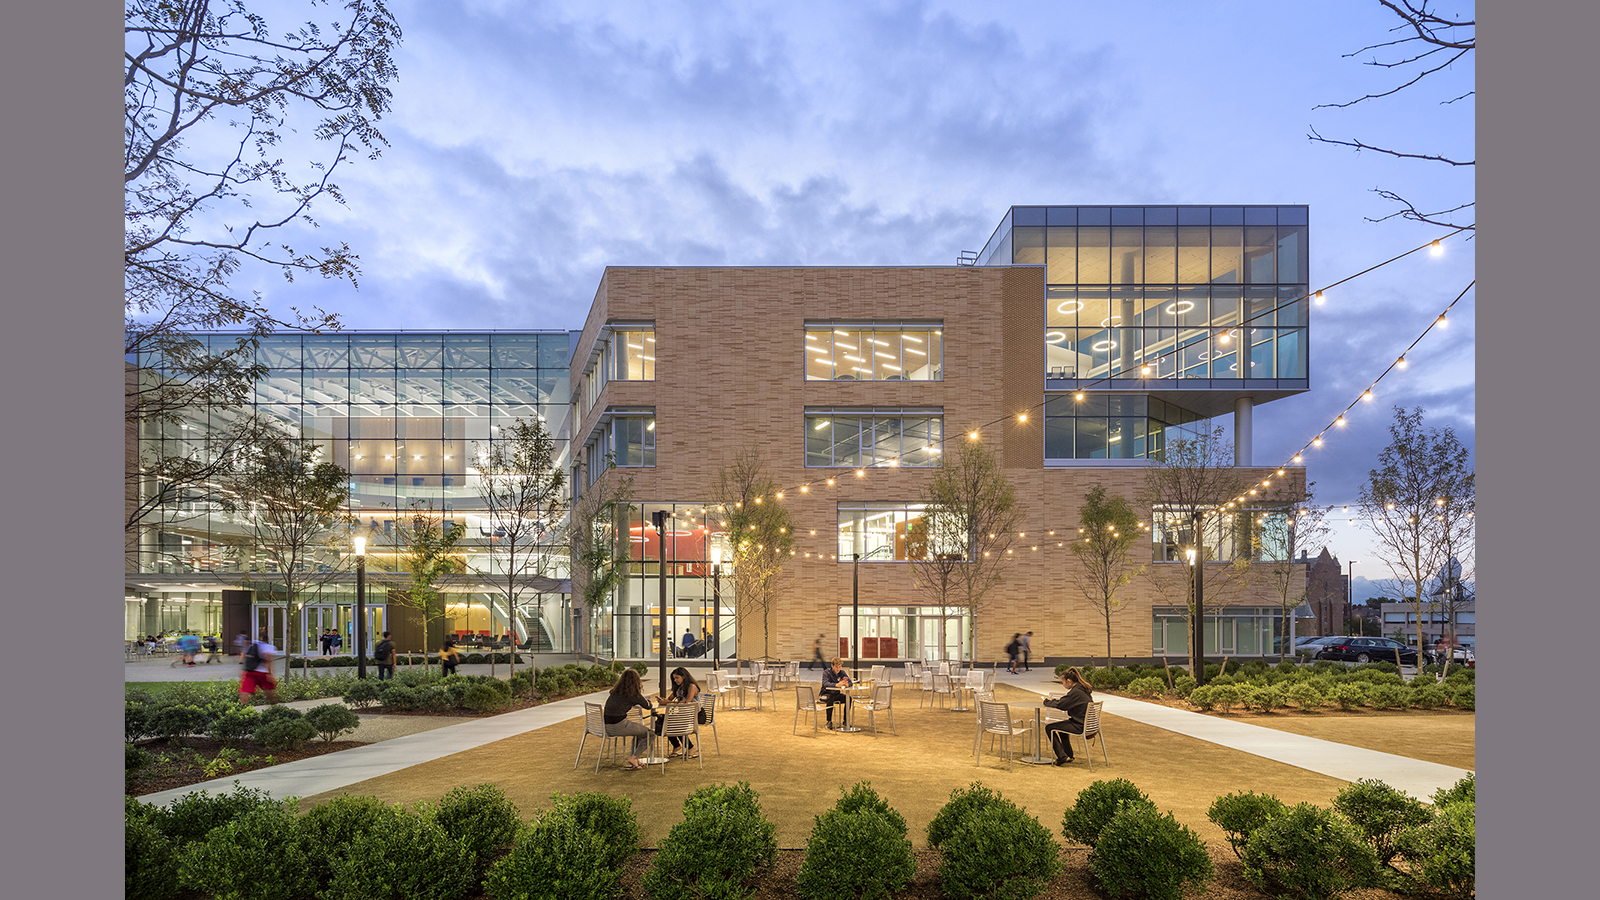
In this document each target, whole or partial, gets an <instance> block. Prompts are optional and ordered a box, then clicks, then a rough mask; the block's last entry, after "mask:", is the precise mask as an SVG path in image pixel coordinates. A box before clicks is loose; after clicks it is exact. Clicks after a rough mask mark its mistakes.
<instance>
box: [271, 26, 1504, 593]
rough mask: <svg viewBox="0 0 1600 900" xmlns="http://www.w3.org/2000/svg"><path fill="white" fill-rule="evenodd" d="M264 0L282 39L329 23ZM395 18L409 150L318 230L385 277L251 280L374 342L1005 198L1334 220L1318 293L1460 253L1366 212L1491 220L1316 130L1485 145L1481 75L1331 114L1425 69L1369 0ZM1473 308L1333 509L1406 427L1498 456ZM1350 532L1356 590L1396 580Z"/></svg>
mask: <svg viewBox="0 0 1600 900" xmlns="http://www.w3.org/2000/svg"><path fill="white" fill-rule="evenodd" d="M251 5H252V7H253V8H259V9H260V11H261V12H262V13H263V14H265V15H266V16H267V17H268V21H269V23H272V24H273V25H274V30H281V29H283V28H287V27H289V26H290V25H291V24H292V23H293V22H294V21H295V19H297V18H300V19H303V18H305V16H304V14H303V13H302V12H301V10H303V8H304V7H303V4H301V3H297V2H287V0H286V2H283V3H279V4H265V3H261V4H257V3H252V4H251ZM389 6H390V8H391V9H392V10H393V11H394V13H395V15H396V17H397V18H398V20H399V22H400V25H401V27H402V28H403V29H404V32H405V38H404V43H403V45H402V47H401V50H400V53H399V57H398V61H399V70H400V77H399V80H398V82H397V83H396V84H395V85H394V91H395V94H394V108H393V110H392V112H391V113H390V114H389V115H388V116H386V117H385V118H384V119H383V120H382V122H381V123H380V127H381V129H382V131H383V132H384V134H385V136H386V137H387V138H388V140H389V142H390V146H389V147H388V148H387V149H386V150H385V151H384V153H383V155H382V156H381V157H380V158H379V159H377V160H367V159H364V158H357V159H355V160H353V161H352V162H351V163H350V164H349V165H348V167H341V169H340V171H339V173H338V176H337V178H336V179H335V180H336V181H338V183H339V184H340V185H341V187H342V188H343V190H344V194H345V197H346V200H347V205H345V206H342V207H341V206H338V205H336V204H333V203H323V204H321V205H320V206H318V207H316V208H315V210H314V213H315V216H316V218H317V219H318V221H319V222H320V224H321V228H320V229H319V230H318V232H316V236H315V240H316V241H317V242H321V243H325V242H328V241H334V240H342V241H346V242H348V243H349V244H350V246H351V247H352V248H353V249H354V250H355V251H356V252H357V253H359V254H360V256H361V259H362V268H363V275H362V277H361V281H360V289H359V290H355V289H352V288H351V287H350V286H349V285H348V284H347V283H339V282H317V281H314V280H306V279H300V280H298V281H296V282H295V283H293V284H285V283H284V282H283V281H282V279H281V278H278V277H276V276H275V275H272V274H271V273H260V274H259V280H256V281H253V282H250V283H249V284H250V285H253V286H255V287H256V288H257V289H259V290H260V291H261V292H262V295H263V298H264V300H265V301H266V302H267V303H268V304H269V306H271V307H273V308H274V309H279V310H283V309H287V307H290V306H300V307H306V306H310V305H320V306H322V307H324V308H326V309H328V310H330V311H335V312H338V313H340V314H341V316H342V318H343V322H344V325H345V327H346V328H350V329H388V328H407V329H434V328H442V329H477V328H556V329H576V328H579V327H581V326H582V324H583V317H584V314H585V313H586V312H587V310H588V307H589V303H590V301H591V299H592V298H593V296H594V291H595V288H596V286H597V285H598V283H599V279H600V276H601V272H602V271H603V269H604V267H605V266H607V265H685V266H696V265H949V264H952V263H954V261H955V259H956V255H957V253H958V252H960V251H962V250H977V249H979V248H981V247H982V246H983V244H984V242H985V241H986V240H987V239H988V237H989V235H990V233H991V232H992V231H993V230H994V227H995V225H996V224H997V222H998V221H999V220H1000V217H1001V216H1002V214H1004V212H1005V211H1006V209H1007V208H1008V207H1009V206H1011V205H1012V204H1059V205H1091V204H1121V203H1129V204H1173V203H1178V204H1182V203H1212V204H1249V203H1267V204H1300V203H1303V204H1308V205H1309V206H1310V208H1311V281H1312V289H1316V288H1318V287H1321V286H1323V285H1327V284H1329V283H1332V282H1335V281H1338V280H1340V279H1343V278H1345V277H1347V276H1349V275H1351V274H1353V273H1355V272H1357V271H1359V270H1361V269H1365V268H1367V267H1369V266H1371V265H1373V264H1375V263H1378V262H1381V261H1383V260H1385V259H1388V258H1390V257H1392V256H1395V255H1397V254H1399V253H1401V252H1403V251H1405V250H1408V249H1411V248H1413V247H1416V246H1418V245H1421V244H1424V243H1426V242H1428V241H1430V240H1432V239H1434V238H1437V237H1441V236H1444V235H1445V234H1446V232H1444V231H1443V230H1442V229H1439V228H1436V227H1430V226H1423V225H1418V224H1416V223H1408V222H1403V221H1400V220H1399V219H1394V220H1390V221H1386V222H1382V223H1373V222H1371V221H1368V220H1369V219H1376V218H1379V217H1382V216H1385V215H1388V214H1390V213H1393V212H1395V211H1396V209H1397V207H1396V206H1395V205H1394V204H1392V203H1390V202H1387V201H1385V200H1384V199H1382V198H1381V197H1379V196H1378V195H1377V194H1376V193H1374V189H1377V188H1383V189H1387V190H1391V191H1394V192H1396V193H1399V194H1402V195H1404V196H1406V197H1407V198H1409V199H1412V200H1414V201H1415V202H1416V203H1417V204H1418V205H1419V207H1423V208H1434V209H1437V208H1447V207H1453V206H1456V205H1458V204H1461V203H1465V202H1470V201H1471V200H1472V198H1473V191H1474V185H1473V176H1474V172H1473V169H1472V168H1471V167H1459V168H1453V167H1450V166H1445V165H1440V164H1437V163H1429V162H1420V161H1414V160H1401V159H1394V158H1390V157H1387V156H1384V155H1381V154H1378V153H1374V152H1362V153H1357V152H1356V151H1354V150H1351V149H1349V148H1344V147H1336V146H1331V145H1328V144H1323V143H1317V142H1314V141H1311V140H1308V138H1307V135H1308V134H1309V132H1310V130H1311V129H1312V128H1315V129H1316V130H1318V131H1319V132H1320V133H1321V134H1323V135H1324V136H1326V137H1330V138H1338V139H1357V138H1358V139H1361V140H1363V141H1365V142H1367V143H1369V144H1377V145H1381V146H1386V147H1393V148H1395V149H1400V150H1404V151H1408V152H1418V153H1426V154H1444V155H1447V156H1452V157H1455V158H1459V159H1471V158H1472V157H1473V156H1474V153H1475V151H1474V146H1473V131H1474V111H1473V106H1472V98H1470V97H1468V98H1466V99H1464V100H1460V101H1458V102H1456V103H1453V104H1445V103H1443V101H1447V100H1449V99H1451V98H1453V97H1457V96H1459V95H1461V94H1463V93H1466V92H1467V91H1470V90H1472V85H1473V78H1474V72H1473V68H1472V64H1471V59H1470V57H1468V59H1467V60H1465V61H1464V62H1463V63H1457V64H1456V67H1455V68H1453V69H1451V70H1449V71H1446V72H1441V73H1439V74H1437V75H1435V76H1432V77H1430V78H1428V79H1425V80H1424V81H1423V82H1421V83H1420V84H1418V85H1417V86H1415V87H1413V88H1411V89H1409V90H1407V91H1404V92H1402V93H1400V94H1398V95H1396V96H1394V97H1391V98H1386V99H1380V100H1372V101H1368V102H1365V103H1362V104H1360V105H1358V106H1356V107H1354V108H1350V109H1326V108H1325V109H1315V108H1314V107H1316V106H1317V105H1318V104H1331V103H1340V102H1345V101H1349V100H1353V99H1355V98H1357V97H1360V96H1362V95H1364V94H1369V93H1376V92H1380V91H1384V90H1388V89H1390V88H1392V87H1394V86H1396V85H1398V84H1400V83H1403V82H1404V81H1405V80H1408V79H1409V78H1410V77H1411V75H1410V74H1407V73H1405V72H1404V71H1402V70H1392V69H1383V68H1380V67H1376V66H1371V65H1366V64H1365V63H1367V62H1368V61H1370V60H1372V59H1373V58H1374V53H1373V52H1371V51H1369V52H1367V53H1364V54H1360V55H1357V56H1354V57H1349V58H1347V57H1346V56H1345V55H1346V54H1352V53H1354V52H1355V51H1357V50H1358V49H1360V48H1361V47H1363V46H1365V45H1368V44H1374V43H1378V42H1381V41H1385V40H1393V39H1395V38H1396V37H1398V36H1399V35H1394V34H1390V33H1389V29H1391V28H1393V27H1394V26H1395V25H1396V24H1397V23H1398V19H1396V18H1395V16H1394V15H1393V14H1392V13H1390V12H1389V11H1387V10H1385V9H1384V8H1383V7H1382V6H1381V5H1379V4H1378V3H1377V2H1376V0H1341V2H1302V3H1293V4H1286V3H1279V2H1265V0H1263V2H1213V3H1203V4H1196V3H1181V2H1157V3H1142V4H1137V5H1128V4H1104V3H1079V2H1072V3H1004V2H988V3H983V4H963V3H945V2H903V3H884V4H860V3H827V2H823V3H815V2H813V3H804V4H793V3H782V4H780V3H695V4H692V5H690V4H674V3H608V4H594V3H586V2H585V3H577V2H552V3H532V2H526V3H525V2H513V0H504V2H446V0H427V2H421V0H390V2H389ZM1461 8H1462V10H1463V11H1464V13H1465V15H1466V16H1467V17H1470V16H1471V14H1472V8H1471V5H1470V4H1463V5H1461ZM326 17H327V11H326V10H325V9H324V10H321V11H319V15H318V18H319V19H320V18H326ZM1382 58H1388V57H1382ZM1445 246H1446V250H1445V253H1444V254H1443V255H1442V256H1439V257H1434V256H1431V255H1429V254H1427V253H1420V254H1416V255H1415V256H1412V257H1409V258H1407V259H1406V260H1403V261H1401V262H1399V263H1396V264H1394V265H1390V266H1387V267H1385V268H1383V269H1381V270H1379V271H1378V272H1375V273H1373V274H1371V275H1366V276H1363V277H1362V278H1359V279H1357V280H1356V281H1354V282H1351V283H1350V284H1348V285H1344V286H1342V287H1340V288H1338V289H1336V290H1331V291H1329V292H1328V301H1327V303H1326V304H1325V305H1322V306H1315V307H1313V311H1312V324H1311V355H1310V366H1311V384H1312V387H1313V389H1312V390H1311V391H1310V392H1308V393H1306V394H1302V395H1299V396H1296V397H1292V398H1289V399H1285V400H1280V401H1276V402H1273V403H1270V404H1267V405H1265V406H1262V407H1260V408H1259V409H1258V410H1257V411H1256V414H1255V435H1256V441H1255V462H1256V463H1257V464H1263V465H1267V464H1275V463H1279V462H1285V461H1287V460H1288V458H1289V457H1290V456H1291V455H1293V453H1294V452H1295V451H1296V450H1297V449H1299V448H1300V447H1301V446H1302V445H1303V444H1304V443H1305V442H1306V441H1308V440H1310V439H1311V438H1312V437H1314V436H1315V435H1316V434H1318V433H1319V432H1321V431H1322V430H1323V428H1324V427H1325V426H1327V425H1328V423H1329V422H1330V421H1332V420H1333V418H1334V417H1335V416H1337V415H1338V414H1339V413H1340V412H1341V411H1343V410H1344V408H1345V406H1346V405H1347V404H1349V403H1350V402H1351V401H1352V400H1354V399H1355V398H1356V397H1358V396H1359V395H1360V393H1361V391H1362V389H1363V388H1365V387H1366V386H1367V385H1368V384H1369V383H1370V382H1371V380H1372V379H1373V378H1375V377H1376V376H1377V375H1378V374H1379V373H1381V372H1382V371H1383V370H1384V369H1385V368H1386V367H1387V366H1388V365H1389V363H1390V362H1392V361H1393V360H1394V358H1395V357H1396V356H1397V355H1398V354H1399V353H1400V352H1401V351H1402V350H1404V349H1405V347H1406V346H1407V345H1408V344H1410V343H1411V341H1412V340H1414V339H1415V338H1416V337H1417V336H1418V335H1419V334H1421V333H1422V331H1423V329H1424V328H1426V327H1427V325H1428V323H1429V322H1430V321H1432V320H1433V319H1434V318H1435V317H1437V316H1438V314H1439V313H1440V311H1442V310H1443V309H1444V308H1445V306H1446V305H1448V304H1449V302H1450V301H1451V300H1452V299H1453V298H1455V297H1456V295H1457V294H1459V293H1460V292H1461V291H1462V289H1463V288H1465V287H1466V286H1467V284H1468V283H1469V282H1471V281H1472V279H1473V277H1474V274H1473V271H1474V261H1473V253H1474V244H1473V242H1472V241H1470V240H1466V239H1463V238H1460V237H1457V238H1454V239H1450V240H1447V241H1446V242H1445ZM1474 299H1475V298H1474V295H1473V294H1472V293H1470V292H1469V293H1468V294H1467V296H1466V297H1465V298H1463V299H1462V301H1461V302H1460V303H1459V304H1458V305H1457V306H1456V308H1455V310H1454V311H1452V313H1451V315H1450V317H1449V327H1448V328H1447V329H1445V330H1443V331H1440V330H1435V331H1434V332H1433V333H1432V334H1430V335H1429V336H1428V337H1427V338H1426V339H1425V340H1424V341H1423V343H1422V344H1420V345H1419V346H1418V348H1417V349H1416V351H1414V352H1413V353H1412V354H1411V355H1410V356H1409V362H1410V363H1411V364H1410V365H1409V366H1408V367H1407V368H1406V369H1405V370H1403V371H1398V372H1396V373H1393V374H1391V375H1390V376H1389V377H1388V378H1386V379H1385V380H1384V382H1383V383H1382V384H1381V385H1380V386H1379V387H1378V389H1377V390H1376V391H1375V395H1376V399H1375V402H1373V403H1370V404H1362V405H1361V406H1360V407H1359V408H1358V409H1357V410H1355V411H1354V413H1353V414H1352V416H1351V417H1350V419H1349V424H1348V425H1347V426H1346V427H1343V428H1340V429H1337V430H1330V432H1329V435H1330V436H1329V440H1328V441H1327V442H1326V443H1325V445H1324V446H1323V447H1322V448H1321V449H1320V450H1316V451H1312V452H1310V453H1308V454H1307V456H1306V464H1307V466H1308V468H1309V472H1310V475H1309V477H1310V478H1311V479H1312V480H1313V481H1315V482H1316V486H1317V495H1318V499H1319V500H1322V501H1324V502H1331V503H1336V504H1340V505H1342V504H1344V503H1351V504H1353V503H1354V502H1355V499H1356V494H1357V491H1358V489H1359V487H1360V484H1361V482H1362V480H1363V479H1364V478H1365V475H1366V472H1367V470H1368V469H1369V468H1371V467H1372V465H1373V464H1374V462H1375V458H1376V455H1377V453H1378V451H1379V450H1380V449H1381V448H1382V447H1383V446H1384V444H1386V443H1387V441H1388V432H1387V427H1388V424H1389V422H1390V420H1391V407H1393V406H1394V405H1404V406H1407V407H1413V406H1419V405H1420V406H1422V407H1425V408H1426V410H1427V417H1426V421H1427V424H1429V425H1432V426H1449V427H1451V428H1454V429H1455V431H1456V433H1457V434H1458V435H1459V436H1460V437H1461V439H1462V440H1463V441H1464V442H1465V443H1466V444H1467V445H1468V446H1469V447H1470V446H1472V444H1473V434H1474V422H1475V413H1474V369H1473V366H1474V360H1473V354H1474V347H1475V340H1474V325H1473V319H1474ZM1230 419H1231V417H1228V418H1224V419H1220V420H1218V424H1221V425H1225V426H1227V427H1228V428H1229V430H1230V434H1231V428H1232V423H1231V421H1230ZM1340 522H1341V527H1340V528H1339V530H1338V531H1337V533H1336V534H1335V536H1334V538H1333V540H1332V542H1331V544H1330V549H1331V550H1332V551H1333V552H1334V553H1335V554H1337V555H1338V556H1339V557H1340V558H1341V560H1346V561H1348V560H1350V559H1355V560H1357V563H1356V566H1355V574H1356V599H1358V600H1359V599H1362V598H1363V597H1365V596H1367V595H1368V594H1367V593H1365V592H1364V591H1365V585H1364V584H1363V581H1364V580H1365V579H1369V578H1373V579H1375V578H1379V577H1383V576H1384V575H1385V574H1386V573H1384V572H1383V571H1382V570H1380V568H1379V566H1378V564H1377V563H1376V557H1375V556H1374V555H1373V553H1372V551H1371V546H1370V541H1369V538H1368V537H1367V535H1366V534H1365V533H1364V532H1363V531H1361V530H1360V529H1359V528H1357V527H1349V526H1342V519H1341V520H1340Z"/></svg>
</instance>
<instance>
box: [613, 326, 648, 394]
mask: <svg viewBox="0 0 1600 900" xmlns="http://www.w3.org/2000/svg"><path fill="white" fill-rule="evenodd" d="M614 328H615V331H613V337H612V340H611V342H610V343H609V344H607V346H606V377H607V378H608V379H610V380H613V381H655V380H656V329H655V326H654V325H644V326H634V325H618V326H614Z"/></svg>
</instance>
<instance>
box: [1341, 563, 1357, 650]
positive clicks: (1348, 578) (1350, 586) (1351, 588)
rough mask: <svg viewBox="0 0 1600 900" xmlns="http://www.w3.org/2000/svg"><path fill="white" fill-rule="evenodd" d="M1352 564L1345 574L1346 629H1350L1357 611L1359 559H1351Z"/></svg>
mask: <svg viewBox="0 0 1600 900" xmlns="http://www.w3.org/2000/svg"><path fill="white" fill-rule="evenodd" d="M1349 562H1350V566H1349V568H1348V569H1347V570H1346V575H1345V576H1344V625H1345V631H1347V632H1348V631H1349V630H1350V619H1351V617H1352V616H1354V615H1355V611H1356V583H1355V577H1356V563H1357V562H1359V560H1354V559H1352V560H1350V561H1349Z"/></svg>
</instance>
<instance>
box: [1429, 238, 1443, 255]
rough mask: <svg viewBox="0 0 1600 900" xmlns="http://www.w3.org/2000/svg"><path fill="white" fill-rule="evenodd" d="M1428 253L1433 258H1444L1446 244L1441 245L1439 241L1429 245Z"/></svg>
mask: <svg viewBox="0 0 1600 900" xmlns="http://www.w3.org/2000/svg"><path fill="white" fill-rule="evenodd" d="M1428 253H1429V255H1431V256H1443V255H1444V244H1441V243H1439V242H1438V241H1434V242H1433V243H1432V244H1429V245H1428Z"/></svg>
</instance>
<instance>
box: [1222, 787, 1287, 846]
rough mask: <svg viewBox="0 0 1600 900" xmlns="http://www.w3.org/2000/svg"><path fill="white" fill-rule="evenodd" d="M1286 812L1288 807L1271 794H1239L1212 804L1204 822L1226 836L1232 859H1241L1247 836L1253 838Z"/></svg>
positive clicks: (1229, 795)
mask: <svg viewBox="0 0 1600 900" xmlns="http://www.w3.org/2000/svg"><path fill="white" fill-rule="evenodd" d="M1288 811H1289V807H1287V806H1285V805H1284V804H1283V801H1282V800H1279V799H1278V798H1277V797H1275V796H1273V795H1271V794H1257V793H1253V792H1251V791H1241V792H1239V793H1235V794H1224V795H1223V796H1221V797H1218V798H1217V799H1216V800H1213V801H1212V802H1211V809H1210V810H1208V811H1207V812H1206V818H1208V819H1210V820H1211V822H1212V824H1214V825H1216V826H1217V827H1218V828H1221V829H1222V831H1223V833H1224V834H1225V835H1227V838H1228V846H1230V847H1232V848H1233V855H1234V856H1238V857H1240V858H1241V859H1242V858H1243V855H1242V851H1243V849H1244V845H1245V842H1246V841H1248V840H1249V839H1250V835H1252V834H1254V833H1255V831H1256V829H1257V828H1260V827H1261V826H1262V825H1265V824H1267V821H1268V820H1270V819H1273V818H1276V817H1277V816H1281V815H1283V814H1284V813H1286V812H1288Z"/></svg>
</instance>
